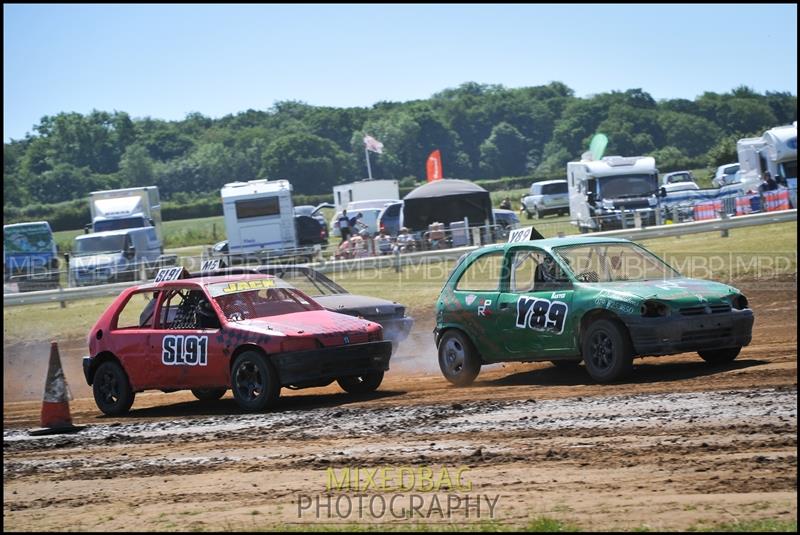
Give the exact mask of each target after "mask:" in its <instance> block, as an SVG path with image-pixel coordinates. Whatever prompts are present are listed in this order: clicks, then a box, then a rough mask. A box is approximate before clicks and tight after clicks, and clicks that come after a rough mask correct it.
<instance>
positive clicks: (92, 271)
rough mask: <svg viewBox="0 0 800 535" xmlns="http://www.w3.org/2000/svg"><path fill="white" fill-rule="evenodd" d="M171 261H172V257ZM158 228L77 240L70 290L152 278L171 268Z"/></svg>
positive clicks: (98, 233)
mask: <svg viewBox="0 0 800 535" xmlns="http://www.w3.org/2000/svg"><path fill="white" fill-rule="evenodd" d="M169 258H170V259H171V258H172V257H169ZM167 263H172V262H167V257H162V255H161V240H159V239H158V235H157V234H156V229H155V227H141V228H129V229H121V230H109V231H106V232H93V233H91V234H83V235H81V236H78V237H76V238H75V242H74V245H73V247H72V254H71V255H70V262H69V285H70V286H93V285H97V284H107V283H112V282H122V281H133V280H138V279H139V278H140V277H139V274H140V272H141V269H142V268H144V269H145V275H146V276H147V277H148V278H150V277H152V276H153V275H154V274H155V272H156V271H158V269H159V267H161V266H162V265H167Z"/></svg>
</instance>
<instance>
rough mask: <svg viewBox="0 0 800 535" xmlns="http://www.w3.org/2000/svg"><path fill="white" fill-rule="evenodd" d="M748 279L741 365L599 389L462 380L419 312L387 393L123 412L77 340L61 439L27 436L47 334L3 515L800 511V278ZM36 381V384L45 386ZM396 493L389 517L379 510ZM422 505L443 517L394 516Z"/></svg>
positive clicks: (10, 435)
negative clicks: (258, 407) (69, 431)
mask: <svg viewBox="0 0 800 535" xmlns="http://www.w3.org/2000/svg"><path fill="white" fill-rule="evenodd" d="M738 286H739V287H740V288H741V289H743V290H744V292H745V293H746V294H747V295H748V298H749V299H750V302H751V304H752V306H753V308H754V310H755V314H756V325H755V330H754V336H753V343H752V345H751V346H749V347H747V348H745V349H744V350H743V351H742V354H741V355H740V357H739V358H738V359H737V360H736V361H735V362H734V363H732V364H730V365H726V366H722V367H710V366H708V365H706V364H705V363H704V362H703V361H701V360H700V359H699V357H697V356H696V355H692V354H686V355H679V356H673V357H666V358H658V359H656V358H648V359H643V360H638V361H636V367H635V370H634V373H633V375H632V377H631V378H630V379H628V380H627V381H626V382H625V383H621V384H615V385H596V384H593V383H592V382H591V380H590V379H589V378H588V376H587V375H586V373H585V372H584V371H583V369H582V368H580V369H578V370H575V371H571V372H570V371H566V370H559V369H556V368H554V367H552V366H551V365H549V364H524V365H523V364H509V365H505V366H494V367H491V368H488V369H484V371H483V372H482V373H481V375H480V376H479V378H478V381H477V382H476V383H475V385H474V386H473V387H470V388H464V389H457V388H452V387H450V386H448V384H447V383H446V382H445V381H444V379H442V378H441V375H440V374H439V372H438V370H437V367H436V362H435V350H434V348H433V346H432V342H431V335H430V329H431V327H432V324H431V318H430V315H429V313H426V311H416V313H415V315H416V316H417V330H416V331H415V333H413V335H412V338H411V339H410V340H409V343H408V344H406V345H405V346H404V347H403V348H401V351H400V354H399V355H398V356H397V358H396V359H395V360H394V363H393V365H392V371H390V372H389V373H388V374H387V377H386V379H385V381H384V383H383V385H382V386H381V388H380V390H379V391H378V392H376V393H375V394H374V395H372V396H366V397H361V398H354V397H352V396H349V395H347V394H344V393H342V392H341V391H340V390H339V389H338V388H336V387H333V386H332V387H328V388H325V389H313V390H305V391H299V392H291V391H286V390H284V395H285V397H283V398H282V401H281V403H280V406H279V408H278V409H277V410H276V411H273V412H269V413H265V414H257V415H251V414H243V413H241V411H239V410H238V408H237V407H236V405H235V403H234V401H233V399H232V398H231V396H230V394H227V395H226V397H225V398H223V400H221V401H220V402H218V403H215V404H202V403H200V402H197V401H195V400H194V398H193V397H192V396H191V394H188V395H187V394H184V393H174V394H139V395H138V396H137V398H136V403H135V404H134V406H133V410H132V412H131V414H130V415H129V416H127V417H125V418H116V419H114V418H105V417H101V416H99V411H98V410H97V408H96V407H95V405H94V402H93V400H92V399H91V398H89V397H88V396H90V391H89V389H88V387H86V386H85V384H83V383H82V374H81V371H80V357H81V356H82V354H83V350H84V349H83V340H73V341H66V342H65V343H62V345H61V355H62V360H63V362H64V367H65V373H66V376H67V379H68V381H69V382H70V385H71V388H72V391H73V394H74V395H75V397H76V398H77V399H76V400H74V401H73V402H72V403H71V409H72V413H73V417H74V419H75V421H76V423H78V424H88V425H89V426H90V427H89V428H87V429H86V430H84V431H83V432H81V433H79V434H75V435H61V436H57V437H49V438H35V439H34V438H29V437H28V436H27V434H26V432H25V430H26V429H27V428H28V427H33V426H35V425H37V423H38V413H39V410H40V407H41V402H40V401H39V400H41V392H42V390H43V386H44V385H43V381H44V374H45V369H46V362H47V356H48V351H49V347H48V344H47V341H41V342H39V341H34V342H30V343H28V344H25V345H23V344H18V345H16V346H13V347H9V346H6V347H5V348H4V350H5V355H4V372H5V379H4V443H3V446H4V464H3V487H4V497H3V506H4V507H3V509H4V512H3V516H4V527H5V529H7V530H39V529H41V530H64V529H80V530H98V531H101V530H130V529H143V530H164V529H170V530H176V529H178V530H197V529H205V530H213V529H260V528H265V527H268V526H275V525H276V524H279V525H280V527H296V528H300V527H302V526H295V525H294V523H297V522H318V521H326V522H332V521H339V520H340V517H341V516H344V517H345V521H349V522H358V521H361V522H375V521H382V522H392V523H406V524H407V523H409V522H412V523H413V522H425V523H433V522H437V523H439V522H448V521H458V522H462V521H467V522H476V521H478V520H482V521H486V520H489V519H494V520H495V521H497V522H498V523H511V524H516V525H523V524H525V523H526V522H527V521H528V520H529V519H531V518H534V517H540V516H547V517H550V518H554V519H557V520H560V521H563V522H567V523H572V524H576V525H577V526H579V527H580V528H582V529H586V530H600V529H628V530H631V529H640V528H644V527H649V528H650V529H686V528H689V527H692V526H695V527H697V526H701V525H709V524H713V523H732V522H741V521H747V520H756V519H777V520H790V519H791V520H795V519H796V518H797V486H796V485H797V479H796V474H797V439H796V436H797V398H796V393H797V336H796V331H797V298H796V295H797V293H796V284H795V283H793V282H786V283H778V284H764V283H760V284H756V283H740V284H739V285H738ZM23 363H24V364H25V365H23ZM23 370H24V371H23ZM36 378H41V379H39V381H40V382H41V383H42V384H41V386H35V385H34V386H31V383H35V382H36ZM345 467H350V468H351V469H352V470H355V467H359V468H360V469H361V470H362V472H361V474H360V476H361V479H362V486H361V487H359V488H358V489H355V490H351V491H350V492H345V491H343V490H334V491H333V492H332V493H328V494H329V495H330V496H331V499H332V502H331V503H332V507H331V508H330V510H331V517H328V516H327V509H325V508H324V507H323V508H322V509H319V510H318V511H319V517H318V516H317V514H316V513H317V509H316V503H317V501H316V500H318V499H319V496H320V495H322V496H323V498H322V503H323V505H324V504H325V498H324V496H325V495H326V483H327V482H328V479H327V477H328V475H329V472H328V469H329V468H333V469H334V470H335V472H334V473H335V474H337V477H340V476H341V475H342V470H343V469H344V468H345ZM384 467H388V468H389V472H385V473H384V472H378V474H381V473H383V474H384V476H387V477H392V475H395V476H396V475H397V470H398V469H399V468H401V467H413V469H414V470H417V472H416V474H417V479H416V480H415V485H414V488H413V490H408V486H409V485H410V480H409V479H405V480H403V483H404V485H405V486H404V487H402V488H398V485H397V484H396V482H395V481H394V480H391V479H390V480H388V483H386V481H384V483H385V486H383V487H380V486H379V488H374V487H371V488H367V489H364V487H363V485H364V483H363V479H364V472H363V471H364V470H365V469H369V470H372V469H376V468H384ZM442 467H445V468H446V469H447V470H448V473H451V474H455V473H456V471H457V470H458V468H459V467H467V469H466V471H464V472H463V473H462V483H463V484H464V485H467V484H469V485H471V488H469V489H466V488H464V487H462V488H455V489H448V488H447V486H446V485H444V484H442V481H441V478H438V479H437V478H436V477H434V483H437V482H438V488H437V489H436V490H435V491H430V490H428V489H427V487H425V483H424V481H421V480H420V479H419V475H420V472H419V470H420V469H423V468H431V469H432V470H433V471H434V473H435V474H439V475H441V469H442ZM392 470H395V471H394V472H392ZM453 478H455V475H453ZM340 479H341V477H340ZM376 479H378V480H380V478H379V477H376ZM353 483H355V481H353ZM358 490H363V492H359V491H358ZM412 494H413V495H418V496H420V498H418V499H419V502H415V501H414V500H415V498H413V497H412V496H411V495H412ZM359 495H363V496H362V501H361V503H362V506H363V507H362V509H361V510H360V512H361V515H362V517H361V518H359V510H358V508H357V505H358V502H357V501H356V500H357V497H358V496H359ZM394 496H400V497H399V498H396V501H395V502H394V510H393V511H391V512H390V511H388V510H387V511H386V512H385V514H384V515H383V516H381V515H378V514H376V513H379V512H380V504H381V503H385V504H389V502H390V500H391V499H392V497H394ZM467 497H469V499H470V500H476V499H480V500H481V501H480V504H481V510H480V513H481V516H480V518H477V517H476V515H477V513H478V510H477V509H476V508H475V506H474V503H473V508H472V509H471V510H470V516H469V518H466V517H465V511H464V507H463V504H464V503H465V498H467ZM337 500H338V501H337ZM437 500H438V503H440V504H441V507H442V513H441V514H440V513H439V510H437V509H436V508H435V507H433V506H434V504H435V503H437ZM486 500H489V501H486ZM494 500H496V502H495V501H494ZM337 503H338V505H339V511H338V512H339V513H346V512H347V507H346V506H347V505H348V503H349V504H350V505H352V506H354V507H356V509H355V510H353V511H352V512H351V514H350V515H344V514H342V515H337V510H336V505H337ZM489 503H492V504H493V507H494V509H491V510H490V507H489V505H488V504H489ZM309 504H310V505H309ZM448 504H449V505H450V506H452V507H453V509H452V511H451V517H450V518H448V517H447V516H446V512H447V505H448ZM415 505H416V506H418V507H417V510H416V513H420V512H421V513H423V514H425V513H430V517H429V518H428V519H427V520H425V519H420V518H419V515H418V514H413V515H412V519H411V520H409V519H408V518H402V517H403V515H402V514H398V516H400V517H401V518H395V517H394V516H393V515H392V514H391V513H392V512H394V513H401V509H405V510H406V513H408V510H409V509H411V508H412V507H414V506H415ZM455 505H459V506H460V507H458V508H456V507H455ZM370 506H371V507H370ZM299 509H302V510H299ZM376 516H377V517H379V518H377V519H376V518H375V517H376Z"/></svg>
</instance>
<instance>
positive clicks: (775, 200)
mask: <svg viewBox="0 0 800 535" xmlns="http://www.w3.org/2000/svg"><path fill="white" fill-rule="evenodd" d="M764 207H765V209H766V211H767V212H777V211H779V210H788V209H789V190H788V189H779V190H775V191H767V192H764Z"/></svg>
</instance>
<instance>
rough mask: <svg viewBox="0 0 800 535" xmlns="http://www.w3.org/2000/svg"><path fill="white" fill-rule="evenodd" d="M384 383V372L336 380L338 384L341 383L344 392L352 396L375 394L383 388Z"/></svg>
mask: <svg viewBox="0 0 800 535" xmlns="http://www.w3.org/2000/svg"><path fill="white" fill-rule="evenodd" d="M382 381H383V372H382V371H380V372H373V373H367V374H364V375H354V376H351V377H340V378H338V379H336V382H337V383H339V386H341V387H342V390H344V391H345V392H349V393H351V394H367V393H369V392H374V391H375V390H377V389H378V387H379V386H381V382H382Z"/></svg>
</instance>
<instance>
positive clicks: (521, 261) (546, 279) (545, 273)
mask: <svg viewBox="0 0 800 535" xmlns="http://www.w3.org/2000/svg"><path fill="white" fill-rule="evenodd" d="M568 285H569V277H567V275H566V273H564V270H562V269H561V266H559V265H558V264H557V263H556V261H555V260H554V259H553V257H552V256H550V255H549V254H547V253H545V252H543V251H535V250H530V249H529V250H520V251H516V252H515V253H514V258H513V261H512V263H511V284H510V286H509V287H510V289H511V291H512V292H514V293H528V292H540V291H551V290H559V289H563V288H565V287H566V286H568Z"/></svg>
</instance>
